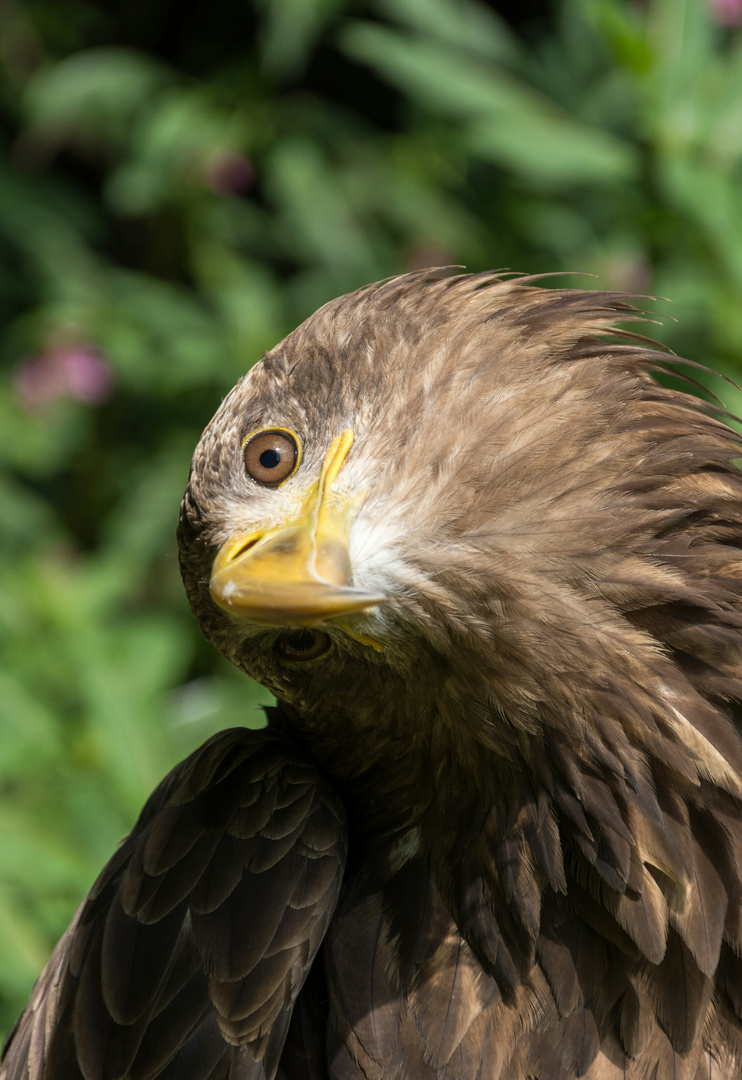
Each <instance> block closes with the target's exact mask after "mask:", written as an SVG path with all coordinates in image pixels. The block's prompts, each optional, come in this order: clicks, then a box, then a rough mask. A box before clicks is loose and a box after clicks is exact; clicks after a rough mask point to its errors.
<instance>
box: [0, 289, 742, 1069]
mask: <svg viewBox="0 0 742 1080" xmlns="http://www.w3.org/2000/svg"><path fill="white" fill-rule="evenodd" d="M636 303H637V301H636V300H632V299H631V298H627V297H626V296H624V295H622V294H618V293H610V292H596V291H587V290H580V289H561V288H560V289H554V288H548V287H546V286H545V285H544V283H543V282H542V281H540V280H539V279H537V278H534V277H521V278H515V277H511V276H508V275H504V274H502V273H496V272H492V273H485V274H463V273H458V272H447V273H445V272H442V271H419V272H414V273H411V274H406V275H403V276H401V277H397V278H394V279H392V280H388V281H386V282H381V283H377V284H373V285H369V286H366V287H364V288H361V289H359V290H357V291H356V292H352V293H350V294H348V295H346V296H342V297H340V298H339V299H336V300H333V301H332V302H330V303H328V304H326V305H325V306H324V307H322V308H321V309H320V310H319V311H317V312H316V313H315V314H314V315H312V316H311V317H310V318H309V319H307V321H306V322H304V323H303V324H302V325H301V326H299V328H298V329H296V330H295V331H293V332H292V333H291V334H289V336H288V337H287V338H286V339H285V340H284V341H283V342H281V344H279V345H277V346H276V347H275V348H274V349H273V350H272V351H271V352H269V353H268V354H267V355H266V356H264V357H263V359H262V360H261V361H260V362H259V363H258V364H256V365H255V366H254V367H253V368H252V370H251V371H250V372H249V373H248V374H247V375H246V376H245V377H244V378H243V379H242V380H241V381H240V382H239V383H238V384H237V386H236V387H235V388H234V389H233V390H232V391H231V393H230V394H229V395H228V396H227V397H226V398H225V400H224V401H223V403H222V404H221V407H220V408H219V410H218V411H217V413H216V415H215V416H214V418H213V420H212V421H211V423H210V424H209V425H208V427H207V428H206V430H205V432H204V434H203V437H202V438H201V441H200V443H199V444H198V447H197V449H196V451H195V455H194V458H193V463H192V468H191V473H190V477H189V480H188V486H187V489H186V492H185V496H184V499H183V503H182V510H181V516H180V525H179V531H178V539H179V549H180V560H181V568H182V573H183V578H184V581H185V587H186V591H187V594H188V597H189V600H190V604H191V607H192V610H193V612H194V614H195V616H196V618H197V619H198V621H199V623H200V626H201V628H202V630H203V632H204V634H205V635H206V637H207V638H208V639H209V640H210V641H211V642H213V644H214V645H215V646H216V648H217V649H219V650H220V651H221V652H222V653H223V654H224V656H226V657H227V658H228V659H229V660H230V661H231V662H232V663H233V664H236V665H237V666H238V667H239V668H241V669H242V670H243V671H245V672H247V674H248V675H250V676H252V677H253V678H255V679H257V680H258V681H259V682H261V683H263V684H264V685H265V686H267V687H269V688H270V690H271V691H272V692H273V694H274V695H275V698H276V702H277V704H276V706H275V708H272V709H270V710H269V715H268V723H267V726H266V727H265V728H264V729H262V730H259V731H255V730H247V729H244V728H234V729H232V730H228V731H223V732H221V733H219V734H217V735H216V736H214V737H213V738H211V739H210V740H209V741H208V742H206V743H205V744H204V745H203V746H202V747H201V748H200V749H198V750H196V752H195V753H193V754H192V755H191V756H190V757H189V758H187V759H186V760H185V761H183V762H182V763H181V764H180V765H178V766H177V767H176V768H175V769H174V770H173V771H172V772H171V773H170V774H169V775H168V776H167V777H166V778H165V780H164V781H163V782H162V784H161V785H160V786H159V787H158V788H157V789H156V791H155V792H154V794H153V795H152V796H151V797H150V799H149V801H148V802H147V804H146V806H145V807H144V810H143V811H142V814H141V816H140V818H139V820H138V822H137V823H136V825H135V827H134V829H133V830H132V832H131V834H130V835H129V836H128V838H127V839H126V840H125V841H124V842H123V844H122V845H121V846H120V847H119V849H118V850H117V851H116V853H115V854H114V855H113V857H112V859H111V861H110V862H109V863H108V865H107V866H106V867H105V869H104V870H103V871H102V873H101V875H100V877H99V878H98V880H97V882H96V883H95V885H94V886H93V888H92V890H91V892H90V893H89V895H88V896H87V897H86V899H85V900H84V902H83V903H82V905H81V907H80V909H79V911H78V912H77V914H76V916H75V917H74V919H73V922H72V924H71V926H70V927H69V929H68V930H67V932H66V934H65V935H64V937H63V938H62V939H61V941H60V943H59V945H58V946H57V948H56V950H55V951H54V953H53V955H52V957H51V959H50V961H49V964H48V966H47V968H46V969H45V971H44V972H43V973H42V975H41V976H40V978H39V981H38V982H37V984H36V987H35V988H34V990H33V992H32V996H31V1000H30V1003H29V1005H28V1007H27V1009H26V1011H25V1012H24V1013H23V1015H22V1017H21V1018H20V1020H19V1021H18V1023H17V1024H16V1026H15V1028H14V1029H13V1031H12V1032H11V1035H10V1037H9V1040H8V1042H7V1045H6V1049H5V1056H4V1063H3V1067H2V1074H1V1075H2V1078H3V1080H154V1078H162V1080H273V1078H274V1077H277V1078H279V1080H407V1078H409V1080H573V1078H577V1077H584V1078H586V1080H735V1078H738V1077H740V1076H742V958H741V957H742V743H741V742H740V738H739V735H738V733H737V730H736V728H735V722H734V717H735V709H737V708H738V705H737V703H738V702H739V700H740V698H742V679H741V675H742V551H741V549H742V474H741V473H740V472H739V470H738V468H737V465H736V460H735V459H737V458H739V457H740V456H742V449H741V446H740V437H739V435H738V434H737V433H736V432H735V431H734V430H733V429H732V428H731V427H730V426H729V425H728V423H727V420H728V417H727V416H726V414H724V413H722V412H720V410H719V409H718V408H717V407H716V406H715V405H714V403H709V402H707V401H705V400H702V399H701V398H700V397H699V396H698V395H697V394H695V393H694V392H693V391H692V389H691V390H688V389H687V386H688V384H689V383H690V384H692V379H691V377H690V375H688V376H687V380H688V382H687V383H686V384H683V383H682V382H680V383H678V382H677V381H673V380H671V379H668V378H663V373H666V372H667V371H668V364H669V359H668V356H667V353H666V352H663V351H661V350H660V349H659V348H658V347H656V346H653V344H652V343H651V341H649V340H648V339H647V338H645V337H644V336H642V335H641V334H639V333H638V332H636V330H634V331H632V330H630V329H626V328H625V327H626V326H627V325H628V324H630V323H632V321H634V320H639V319H641V318H642V317H643V316H642V313H641V311H640V309H638V308H637V307H636V306H635V304H636ZM616 324H619V328H617V325H616ZM638 329H641V327H639V328H638ZM678 387H680V388H678Z"/></svg>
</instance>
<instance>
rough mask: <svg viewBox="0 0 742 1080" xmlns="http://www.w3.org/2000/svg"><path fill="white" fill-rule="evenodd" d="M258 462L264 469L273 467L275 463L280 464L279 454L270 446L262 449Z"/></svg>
mask: <svg viewBox="0 0 742 1080" xmlns="http://www.w3.org/2000/svg"><path fill="white" fill-rule="evenodd" d="M260 464H261V465H262V466H263V468H264V469H275V467H276V465H280V464H281V455H280V453H279V452H278V450H274V449H272V448H271V449H270V450H264V451H263V453H262V454H261V455H260Z"/></svg>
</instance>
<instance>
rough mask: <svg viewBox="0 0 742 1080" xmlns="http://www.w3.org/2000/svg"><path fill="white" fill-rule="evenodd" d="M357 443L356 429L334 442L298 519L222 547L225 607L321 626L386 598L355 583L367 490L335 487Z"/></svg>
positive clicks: (219, 565)
mask: <svg viewBox="0 0 742 1080" xmlns="http://www.w3.org/2000/svg"><path fill="white" fill-rule="evenodd" d="M352 443H353V432H352V431H350V430H348V431H344V432H343V434H342V435H339V436H338V437H337V438H336V439H333V441H332V443H331V444H330V447H329V449H328V451H327V453H326V455H325V460H324V462H323V463H322V471H321V473H320V478H319V480H318V481H317V483H316V484H314V485H313V486H312V488H311V490H310V491H309V494H308V495H307V497H306V498H305V500H304V503H303V504H302V507H301V510H300V512H299V515H298V517H297V518H296V519H295V520H294V521H291V522H288V523H287V524H283V525H279V526H278V527H277V528H274V529H261V530H258V531H257V532H254V533H243V534H242V535H240V536H235V537H234V538H233V539H231V540H228V541H227V543H226V544H224V545H223V547H221V548H220V549H219V552H218V553H217V556H216V559H215V560H214V566H213V568H212V571H211V582H210V590H211V596H212V598H213V600H214V602H215V603H216V604H218V605H219V607H220V608H222V609H223V610H224V611H228V612H230V614H232V615H238V616H240V617H241V618H244V619H246V620H248V621H249V622H253V623H266V624H268V625H269V626H316V625H317V624H318V623H321V622H324V621H325V620H326V619H333V618H337V617H338V616H340V615H349V614H351V613H353V612H357V611H363V610H364V609H365V608H368V607H372V606H373V605H375V604H380V603H381V602H382V600H384V597H383V596H381V595H380V594H379V593H370V592H365V591H364V590H362V589H354V588H353V587H352V586H351V585H350V581H351V566H350V556H349V554H348V534H349V532H350V526H351V522H352V521H353V518H354V517H355V515H356V513H357V512H358V510H359V509H360V506H361V503H362V502H363V499H364V497H365V493H361V495H360V496H356V497H355V498H353V499H348V498H345V497H343V496H340V495H337V494H336V493H335V492H333V490H332V488H333V483H334V481H335V479H336V477H337V475H338V473H339V472H340V469H341V467H342V464H343V462H344V461H345V459H346V457H347V456H348V451H349V450H350V447H351V445H352Z"/></svg>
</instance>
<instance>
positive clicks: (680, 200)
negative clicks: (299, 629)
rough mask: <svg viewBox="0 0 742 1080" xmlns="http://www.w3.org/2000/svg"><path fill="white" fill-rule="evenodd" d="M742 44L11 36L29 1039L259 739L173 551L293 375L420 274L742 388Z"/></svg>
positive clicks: (15, 705) (296, 24)
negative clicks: (344, 300) (145, 874)
mask: <svg viewBox="0 0 742 1080" xmlns="http://www.w3.org/2000/svg"><path fill="white" fill-rule="evenodd" d="M741 24H742V0H563V2H562V3H559V0H542V2H540V3H535V4H534V3H531V4H529V3H527V2H523V0H521V2H520V3H517V2H515V0H513V2H510V3H507V2H502V3H497V2H492V3H489V4H486V3H484V2H481V0H357V2H356V0H209V2H208V3H204V2H203V0H106V2H96V3H94V2H91V0H0V140H1V142H0V155H1V156H0V318H1V319H2V324H3V328H2V334H0V1032H2V1031H3V1030H4V1029H5V1028H6V1027H7V1026H8V1024H9V1023H10V1022H12V1019H13V1018H14V1017H15V1015H16V1014H17V1012H18V1011H19V1010H20V1009H21V1007H22V1006H23V1004H24V1002H25V999H26V996H27V994H28V991H29V989H30V986H31V984H32V982H33V980H34V978H35V977H36V975H37V974H38V972H39V970H40V969H41V967H42V966H43V964H44V962H45V960H46V958H47V955H48V952H49V950H50V948H51V946H52V944H53V943H54V941H55V940H56V938H57V937H58V936H59V934H60V933H61V932H62V930H63V929H64V927H65V925H66V924H67V922H68V920H69V918H70V916H71V914H72V912H73V911H74V909H75V907H76V906H77V904H78V902H79V900H80V898H81V896H82V895H83V894H84V893H85V891H86V890H87V889H88V888H89V886H90V884H91V882H92V880H93V879H94V877H95V876H96V874H97V872H98V870H99V869H100V867H101V866H102V864H103V862H104V861H105V860H106V859H107V857H108V856H109V855H110V854H111V853H112V851H113V849H114V847H115V845H116V843H117V841H118V840H119V838H120V837H121V836H122V835H123V834H124V833H125V832H126V831H127V830H128V829H129V828H130V827H131V825H132V823H133V821H134V820H135V817H136V815H137V812H138V810H139V808H140V807H141V805H142V803H143V801H144V799H145V798H146V796H147V794H148V793H149V792H150V790H151V789H152V788H153V787H154V786H155V785H156V784H157V782H158V781H159V779H160V778H161V777H162V776H163V774H164V773H165V772H166V771H167V770H168V769H169V768H170V767H171V766H172V765H173V764H174V763H175V762H176V761H177V760H178V759H179V758H181V757H183V756H184V755H185V754H187V753H188V752H190V751H191V750H192V749H193V748H194V747H195V746H196V745H198V743H200V742H201V741H202V740H203V739H204V738H206V737H207V736H208V735H209V734H211V733H212V732H213V731H215V730H217V729H218V728H221V727H226V726H231V725H236V724H247V725H254V726H258V725H260V724H261V723H262V722H263V720H262V713H261V711H260V705H261V703H266V702H267V701H268V695H267V694H266V692H265V691H263V690H262V689H261V688H260V687H256V686H254V685H251V684H250V683H249V682H248V681H247V680H246V679H245V677H244V676H241V675H239V674H238V673H237V672H233V671H232V670H231V669H229V667H228V665H227V664H226V662H224V661H222V660H220V658H219V657H217V656H216V655H215V653H214V652H213V650H212V649H211V648H210V647H209V646H207V645H206V644H205V643H204V642H202V640H201V639H200V636H199V633H198V630H197V627H196V625H195V623H194V622H193V620H192V619H191V617H190V614H189V612H188V609H187V605H186V602H185V598H184V595H183V592H182V588H181V584H180V580H179V575H178V568H177V558H176V548H175V542H174V530H175V525H176V521H177V516H178V504H179V500H180V495H181V492H182V489H183V486H184V484H185V480H186V476H187V470H188V462H189V459H190V455H191V452H192V450H193V447H194V445H195V443H196V441H197V439H198V436H199V434H200V432H201V430H202V428H203V427H204V425H205V424H206V422H207V421H208V419H209V418H210V416H211V414H212V412H213V411H214V409H215V408H216V406H217V405H218V403H219V401H220V399H221V397H222V395H223V394H224V393H225V392H226V391H227V390H228V389H229V388H230V387H231V386H232V385H233V383H234V382H235V381H236V380H237V379H238V378H239V377H240V376H241V375H242V374H243V372H244V371H245V370H246V369H247V368H248V367H249V366H250V365H251V364H253V363H254V362H255V361H256V360H257V359H258V358H259V357H260V355H261V352H263V351H264V350H266V349H268V348H269V347H270V346H271V345H273V344H274V343H275V342H276V341H278V340H279V339H280V338H281V337H282V336H283V335H284V334H285V333H286V332H287V331H289V330H290V329H291V328H292V327H293V326H294V325H296V323H297V322H299V321H300V320H302V319H303V318H305V317H306V316H307V315H309V314H310V313H311V312H312V310H313V309H314V308H315V307H317V306H318V305H320V304H322V303H324V302H325V301H326V300H329V299H330V298H331V297H333V296H334V295H336V294H338V293H342V292H347V291H349V290H351V289H354V288H356V287H357V286H359V285H362V284H364V283H365V282H367V281H370V280H373V279H377V278H381V277H385V276H387V275H391V274H394V273H398V272H402V271H405V270H408V269H412V268H418V267H423V266H429V265H434V264H442V263H459V264H464V265H465V266H467V267H468V268H469V269H471V270H482V269H486V268H490V267H511V268H512V269H514V270H519V271H527V272H537V271H560V270H566V269H568V270H577V271H581V272H589V273H591V274H594V275H595V280H594V281H591V280H590V279H589V278H575V279H569V278H568V279H566V282H564V283H566V284H574V285H575V286H578V285H584V286H588V287H590V286H594V285H597V286H598V287H602V288H619V289H626V290H629V291H632V292H639V293H650V294H654V295H657V296H663V297H669V298H671V299H672V301H673V304H672V307H670V305H669V304H667V303H664V302H662V303H656V302H655V303H651V304H649V306H650V307H652V308H653V309H654V310H657V311H660V312H662V313H663V315H664V316H665V318H664V321H663V323H662V324H661V325H658V326H656V327H653V328H652V332H653V333H655V335H656V336H657V337H658V338H660V339H661V340H662V341H664V342H666V343H667V344H668V345H670V346H671V347H672V348H674V349H675V350H677V351H678V352H682V353H683V354H684V355H686V356H688V357H690V358H691V359H694V360H699V361H703V362H706V363H709V364H711V365H712V366H713V367H715V368H717V369H719V370H721V371H723V372H726V373H727V375H729V376H731V377H732V378H733V379H735V378H736V379H737V380H740V378H741V377H742V302H741V300H742V192H741V187H740V183H741V181H742V168H741V161H740V159H741V157H742V29H738V26H740V25H741ZM560 284H561V282H560ZM667 316H671V317H670V318H668V317H667ZM673 318H676V319H677V322H674V321H672V319H673ZM719 385H721V386H723V385H724V384H722V383H721V382H720V381H719ZM717 388H718V387H717ZM721 394H722V396H723V397H724V398H725V400H726V402H727V404H728V405H729V406H730V407H731V408H733V409H735V410H736V411H737V412H738V413H739V412H742V399H740V395H739V394H738V393H737V392H736V391H735V390H734V389H733V388H730V387H728V386H726V387H724V389H722V390H721Z"/></svg>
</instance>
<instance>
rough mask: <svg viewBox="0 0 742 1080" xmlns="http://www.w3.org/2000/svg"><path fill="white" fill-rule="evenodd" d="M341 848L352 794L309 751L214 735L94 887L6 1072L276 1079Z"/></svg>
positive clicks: (273, 739) (17, 1076) (330, 899)
mask: <svg viewBox="0 0 742 1080" xmlns="http://www.w3.org/2000/svg"><path fill="white" fill-rule="evenodd" d="M344 862H345V824H344V814H343V810H342V807H341V806H340V804H339V803H338V801H337V799H336V798H335V796H334V795H333V793H332V791H331V790H330V789H329V787H328V786H327V785H326V783H325V782H324V781H323V780H322V779H321V778H320V776H319V774H318V773H317V771H316V769H315V768H314V767H313V766H312V765H311V764H309V763H308V762H307V761H306V759H305V758H304V757H303V755H302V754H301V753H300V752H299V751H297V750H296V749H295V748H294V747H293V746H291V744H290V743H288V742H287V741H286V740H284V739H282V738H281V737H280V736H275V735H268V734H265V733H263V732H250V731H246V730H242V729H235V730H233V731H227V732H223V733H221V734H220V735H218V736H216V737H214V738H213V739H211V740H210V741H209V742H207V743H206V744H204V746H203V747H201V749H200V750H198V751H197V752H196V753H195V754H193V755H192V756H191V757H190V758H188V759H186V761H184V762H182V763H181V764H180V765H179V766H178V767H177V768H176V769H175V770H174V771H173V772H172V773H171V774H170V775H169V776H168V777H167V779H166V780H165V781H164V782H163V784H162V785H161V786H160V787H159V788H158V789H157V791H156V792H155V793H154V795H153V796H152V797H151V799H150V800H149V802H148V804H147V806H146V807H145V809H144V811H143V813H142V815H141V818H140V820H139V822H138V823H137V825H136V826H135V828H134V830H133V831H132V833H131V835H130V836H129V837H128V838H127V840H126V841H125V842H124V844H123V845H122V847H121V848H120V849H119V851H118V852H117V853H116V855H115V856H114V857H113V859H112V860H111V862H110V863H109V865H108V866H107V867H106V869H105V870H104V871H103V873H102V874H101V876H100V878H99V879H98V881H97V882H96V884H95V886H94V887H93V889H92V890H91V893H90V895H89V897H88V898H87V900H86V901H85V903H84V904H83V906H82V908H81V909H80V911H79V912H78V915H77V916H76V919H75V921H74V922H73V924H72V926H71V927H70V929H69V930H68V932H67V934H66V935H65V937H64V938H63V939H62V941H61V942H60V945H59V946H58V947H57V950H56V951H55V954H54V956H53V957H52V960H51V961H50V963H49V966H48V967H47V969H46V970H45V972H44V973H43V974H42V976H41V978H40V980H39V982H38V983H37V986H36V987H35V989H34V993H33V995H32V999H31V1003H30V1004H29V1007H28V1009H27V1010H26V1012H25V1013H24V1015H23V1017H22V1018H21V1020H20V1022H19V1025H18V1027H17V1029H16V1030H15V1032H14V1034H13V1035H12V1037H11V1038H10V1040H9V1043H8V1046H7V1049H6V1053H5V1059H4V1063H3V1070H2V1075H3V1077H4V1080H5V1078H7V1080H41V1078H42V1077H47V1078H49V1080H61V1078H65V1080H66V1078H68V1077H69V1080H73V1078H80V1077H84V1078H85V1080H109V1078H110V1080H113V1078H117V1077H122V1076H127V1077H129V1078H130V1080H148V1078H149V1077H154V1076H161V1077H166V1078H167V1080H201V1078H203V1080H207V1078H210V1077H212V1078H214V1080H216V1077H217V1076H221V1075H222V1074H223V1075H225V1076H226V1075H227V1073H229V1075H231V1076H239V1077H244V1078H245V1080H252V1078H255V1080H258V1078H260V1080H270V1078H271V1077H273V1076H274V1075H275V1072H276V1069H277V1066H278V1060H279V1057H280V1053H281V1048H282V1046H283V1041H284V1038H285V1035H286V1030H287V1028H288V1023H289V1020H290V1017H291V1011H292V1007H293V1004H294V1002H295V1000H296V997H297V995H298V993H299V991H300V989H301V986H302V983H303V981H304V979H305V977H306V975H307V972H308V970H309V968H310V966H311V963H312V960H313V958H314V956H315V954H316V952H317V949H318V948H319V945H320V942H321V940H322V937H323V935H324V932H325V930H326V928H327V924H328V922H329V919H330V917H331V916H332V912H333V910H334V907H335V903H336V900H337V896H338V893H339V889H340V883H341V880H342V874H343V867H344Z"/></svg>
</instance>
